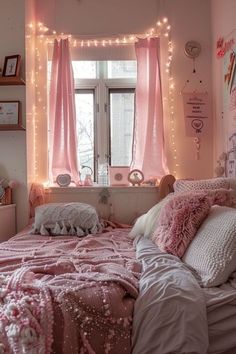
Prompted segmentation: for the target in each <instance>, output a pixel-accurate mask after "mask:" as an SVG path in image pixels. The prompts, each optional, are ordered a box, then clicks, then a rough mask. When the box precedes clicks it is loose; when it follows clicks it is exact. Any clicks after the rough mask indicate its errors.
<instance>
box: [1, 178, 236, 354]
mask: <svg viewBox="0 0 236 354" xmlns="http://www.w3.org/2000/svg"><path fill="white" fill-rule="evenodd" d="M174 182H175V179H174V177H173V176H170V175H168V176H165V177H164V178H163V179H162V181H161V184H160V190H159V193H160V197H161V199H162V200H163V201H164V200H165V199H166V198H168V196H167V197H166V195H167V194H168V193H169V192H172V190H173V184H174ZM165 197H166V198H165ZM211 198H212V196H211ZM218 199H219V196H218ZM221 200H222V199H221ZM70 204H71V203H70ZM160 206H161V203H159V206H158V208H159V209H160V210H162V209H163V208H162V207H160ZM47 207H48V206H46V207H45V208H46V209H41V213H40V214H39V216H38V217H37V215H36V216H35V222H34V228H33V229H32V225H30V226H29V227H28V228H26V229H25V230H24V231H23V232H21V233H19V234H18V235H16V236H15V237H13V238H12V239H10V240H9V241H7V242H5V243H2V244H0V254H1V257H0V271H1V276H0V282H1V287H0V298H1V302H0V328H1V330H0V352H1V353H32V354H36V353H58V354H60V353H63V354H67V353H68V354H69V353H81V354H87V353H89V354H92V353H98V354H107V353H112V354H113V353H114V354H116V353H121V352H122V353H127V354H128V353H133V354H165V353H166V354H167V353H181V354H184V353H199V354H204V353H215V354H217V353H225V354H232V353H235V352H236V336H235V329H236V290H235V288H236V273H234V272H233V271H232V272H231V274H230V277H227V281H225V282H224V283H222V284H221V285H219V286H208V287H204V286H203V284H202V280H201V279H200V277H199V274H198V273H197V272H196V269H194V267H191V266H190V265H189V264H188V263H187V262H185V261H183V259H181V257H177V256H175V255H173V254H170V253H168V252H164V251H162V250H161V249H160V248H159V247H157V245H156V244H155V242H154V241H153V239H151V238H150V237H149V235H145V233H142V232H139V233H138V235H136V236H135V238H134V237H133V236H132V232H131V229H130V228H124V227H117V225H115V224H114V223H107V224H104V225H103V228H102V229H101V228H100V226H101V225H100V224H99V221H98V220H97V217H96V213H95V212H94V211H93V214H92V217H91V218H92V219H91V218H90V217H89V218H88V208H87V209H86V213H85V214H84V217H83V220H86V225H88V220H89V221H91V220H93V222H92V223H91V224H89V226H88V229H86V227H85V226H84V225H82V224H81V222H82V221H81V220H79V223H80V225H79V226H78V225H70V228H69V229H68V228H67V232H68V234H69V235H66V236H65V235H61V234H63V233H64V230H65V227H66V225H65V223H62V225H60V227H59V224H58V223H55V220H54V223H53V225H50V228H51V231H52V234H48V233H49V226H48V224H46V222H45V224H44V225H43V224H42V218H43V219H44V221H45V216H46V218H49V220H50V221H51V219H52V217H51V216H50V217H49V215H50V212H49V211H48V209H47ZM152 209H153V208H152ZM231 209H232V208H231ZM53 210H54V211H55V208H54V209H53ZM64 210H65V208H63V209H62V210H61V209H60V212H59V211H58V209H57V212H56V213H54V214H56V218H58V217H60V219H63V220H65V217H64V216H62V213H64ZM234 212H235V210H234ZM148 213H149V212H148ZM148 213H147V214H148ZM152 213H153V212H152ZM69 214H70V215H71V210H70V211H69ZM149 214H150V213H149ZM89 215H90V214H89ZM54 216H55V215H54ZM76 220H77V219H76ZM77 222H78V220H77ZM138 224H139V220H137V222H136V224H135V225H136V229H137V225H138ZM45 225H46V226H47V227H46V226H45ZM118 226H120V225H118ZM146 226H147V230H148V231H147V233H148V234H150V223H148V225H146ZM94 227H95V228H94ZM85 229H86V232H85ZM91 230H92V231H93V232H92V234H90V232H91ZM132 230H135V226H134V227H133V229H132ZM136 231H137V230H136ZM83 232H85V233H88V234H87V235H86V236H84V235H82V234H80V233H83ZM235 232H236V229H235ZM78 236H79V237H78ZM81 236H84V237H81ZM231 248H232V247H231ZM235 269H236V264H235Z"/></svg>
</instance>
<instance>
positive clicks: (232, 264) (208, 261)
mask: <svg viewBox="0 0 236 354" xmlns="http://www.w3.org/2000/svg"><path fill="white" fill-rule="evenodd" d="M182 260H183V261H184V262H185V263H187V264H188V265H190V266H191V267H192V268H194V269H195V270H196V271H197V273H198V274H199V275H200V277H201V279H202V283H203V286H205V287H211V286H218V285H220V284H223V283H224V282H226V281H227V279H228V277H229V276H230V274H231V273H232V272H233V271H234V270H236V210H235V209H233V208H229V207H222V206H213V207H212V208H211V211H210V213H209V215H208V217H207V218H206V220H205V221H204V222H203V224H202V225H201V227H200V228H199V230H198V232H197V234H196V236H195V238H194V239H193V240H192V242H191V243H190V245H189V246H188V248H187V250H186V252H185V254H184V256H183V258H182Z"/></svg>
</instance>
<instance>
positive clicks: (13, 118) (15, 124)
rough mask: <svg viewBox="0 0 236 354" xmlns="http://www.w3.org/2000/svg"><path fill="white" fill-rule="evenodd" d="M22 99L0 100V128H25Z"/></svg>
mask: <svg viewBox="0 0 236 354" xmlns="http://www.w3.org/2000/svg"><path fill="white" fill-rule="evenodd" d="M21 123H22V122H21V116H20V101H0V130H18V129H23V128H22V124H21Z"/></svg>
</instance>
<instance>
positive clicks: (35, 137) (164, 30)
mask: <svg viewBox="0 0 236 354" xmlns="http://www.w3.org/2000/svg"><path fill="white" fill-rule="evenodd" d="M28 28H29V33H28V35H27V41H29V43H30V48H31V40H32V38H35V37H36V48H35V54H36V67H35V72H34V75H33V76H32V77H31V72H30V81H32V85H34V84H35V96H36V97H37V100H36V101H35V105H34V106H33V109H32V111H30V112H28V113H27V114H28V115H29V116H30V122H32V126H29V128H30V129H29V130H30V131H31V133H32V139H31V141H32V143H31V144H30V151H31V154H32V158H31V163H32V164H33V173H34V180H35V181H42V180H44V181H45V182H44V184H45V185H47V186H49V185H50V183H51V181H52V178H51V181H49V180H48V175H49V173H48V171H49V170H50V171H49V172H50V175H51V177H52V173H51V170H52V162H53V161H52V159H51V158H50V156H49V159H50V161H49V163H48V159H47V158H46V153H47V151H48V148H46V147H45V149H43V148H42V144H43V145H44V146H48V143H49V142H50V144H51V146H52V142H53V134H52V133H53V132H52V129H51V130H50V135H49V141H48V140H47V123H45V121H46V119H47V114H46V112H47V95H46V94H45V75H46V74H45V73H46V71H47V61H46V60H45V51H46V50H49V47H50V45H51V44H52V45H53V43H54V39H56V40H57V41H59V40H60V39H65V38H68V41H69V45H70V48H71V50H73V49H77V48H79V49H80V48H83V47H85V48H86V47H87V48H90V47H91V48H92V47H100V48H104V47H105V48H107V47H110V48H116V49H117V47H120V46H124V45H126V44H129V45H130V44H134V43H135V42H136V40H137V38H151V37H154V36H155V37H159V38H161V42H162V44H161V46H162V49H163V50H162V57H161V60H162V69H161V70H162V73H166V78H167V80H168V81H165V82H164V84H165V85H167V86H166V87H165V85H164V86H163V89H164V91H163V102H164V112H165V117H169V121H168V125H167V128H170V134H169V131H168V144H169V145H168V147H170V149H171V160H172V161H173V163H174V164H173V166H172V168H171V173H173V174H174V175H177V173H178V169H179V168H180V164H179V158H178V149H177V146H176V145H177V142H176V119H175V90H176V89H175V82H174V78H173V76H172V74H171V62H172V57H173V49H174V46H173V42H172V40H171V25H170V24H169V23H168V19H167V18H166V17H163V18H162V19H160V20H158V21H157V22H156V23H155V24H154V25H153V27H152V28H149V29H147V31H145V32H144V33H142V34H127V35H118V36H116V37H115V36H111V37H104V38H101V37H97V38H96V37H95V38H94V37H84V38H80V37H79V36H73V35H70V34H64V33H57V32H56V31H54V30H53V29H49V28H48V27H46V26H45V25H44V24H43V23H42V22H37V23H33V22H32V23H29V24H28ZM163 53H164V54H163ZM51 82H53V81H51ZM32 89H33V88H32ZM50 110H51V109H50ZM52 111H53V110H52ZM52 117H53V116H51V115H50V117H49V119H50V121H51V122H50V126H51V127H52V120H53V119H54V118H53V119H52ZM169 126H170V127H169ZM54 147H55V146H54ZM77 164H78V163H77ZM73 165H74V166H75V168H73V170H74V171H75V175H76V177H77V178H78V172H77V171H78V167H79V166H77V169H76V162H74V164H73ZM57 167H58V165H57V164H56V161H55V169H54V172H53V174H54V178H55V176H56V175H57V172H56V169H57ZM68 170H70V169H69V168H67V167H66V168H65V169H64V172H65V173H70V172H68ZM59 173H62V172H61V170H60V172H59ZM70 174H71V173H70ZM146 177H147V176H145V178H146ZM72 179H75V178H74V177H72Z"/></svg>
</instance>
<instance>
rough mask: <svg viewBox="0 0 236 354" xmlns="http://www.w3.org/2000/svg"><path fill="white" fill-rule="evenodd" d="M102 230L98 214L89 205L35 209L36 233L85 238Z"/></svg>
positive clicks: (42, 206) (44, 205)
mask: <svg viewBox="0 0 236 354" xmlns="http://www.w3.org/2000/svg"><path fill="white" fill-rule="evenodd" d="M100 230H101V225H100V223H99V218H98V215H97V212H96V210H95V209H94V208H93V207H92V206H91V205H88V204H83V203H49V204H43V205H40V206H38V207H36V209H35V223H34V229H33V231H34V233H39V234H41V235H77V236H84V235H87V234H89V233H92V234H96V233H97V232H99V231H100Z"/></svg>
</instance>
